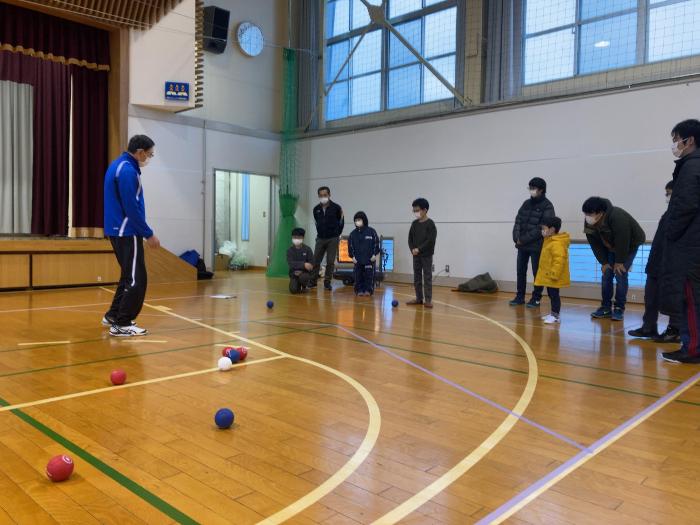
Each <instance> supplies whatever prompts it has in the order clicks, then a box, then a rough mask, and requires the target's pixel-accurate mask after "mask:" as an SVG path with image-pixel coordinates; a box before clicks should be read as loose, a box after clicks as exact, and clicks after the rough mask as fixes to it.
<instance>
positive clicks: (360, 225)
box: [355, 221, 364, 228]
mask: <svg viewBox="0 0 700 525" xmlns="http://www.w3.org/2000/svg"><path fill="white" fill-rule="evenodd" d="M363 224H364V222H362V221H355V226H357V227H358V228H362V225H363Z"/></svg>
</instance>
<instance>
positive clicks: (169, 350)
mask: <svg viewBox="0 0 700 525" xmlns="http://www.w3.org/2000/svg"><path fill="white" fill-rule="evenodd" d="M271 326H274V325H271ZM275 328H277V327H275ZM280 328H281V327H280ZM298 331H299V330H286V331H284V332H277V333H275V334H265V335H256V336H254V337H247V338H248V339H253V340H257V339H264V338H265V337H274V336H277V335H287V334H293V333H295V332H298ZM229 341H232V339H227V340H225V341H213V342H211V343H206V344H203V345H193V346H183V347H179V348H170V349H168V350H155V351H153V352H143V353H140V354H133V355H123V356H118V357H108V358H105V359H94V360H92V361H81V362H79V363H70V364H67V365H56V366H47V367H45V368H32V369H30V370H20V371H17V372H7V373H5V374H0V378H2V377H10V376H20V375H25V374H32V373H35V372H46V371H48V370H59V369H62V368H72V367H74V366H83V365H92V364H97V363H105V362H107V361H121V360H122V359H134V358H137V357H145V356H149V355H158V354H168V353H171V352H182V351H185V350H192V349H193V348H202V347H205V346H211V345H218V344H223V343H227V342H229Z"/></svg>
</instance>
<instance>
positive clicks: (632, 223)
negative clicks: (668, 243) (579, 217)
mask: <svg viewBox="0 0 700 525" xmlns="http://www.w3.org/2000/svg"><path fill="white" fill-rule="evenodd" d="M581 211H583V213H584V215H585V217H586V222H585V223H584V227H583V231H584V233H585V234H586V238H587V239H588V244H590V245H591V250H593V255H595V258H596V259H597V260H598V262H599V263H600V265H601V295H602V302H601V304H600V308H598V309H597V310H596V311H595V312H592V313H591V317H593V318H594V319H612V320H613V321H623V320H624V319H625V305H626V304H627V291H628V290H629V275H628V273H629V271H630V268H632V263H633V262H634V258H635V257H636V256H637V251H638V250H639V247H640V246H641V245H642V244H644V241H646V234H645V233H644V230H643V229H642V227H641V226H640V225H639V223H638V222H637V221H636V220H635V219H634V217H632V216H631V215H630V214H629V213H627V212H626V211H625V210H623V209H622V208H618V207H617V206H613V205H612V202H610V201H609V200H608V199H603V198H602V197H591V198H589V199H586V202H584V203H583V206H582V207H581ZM615 281H617V287H615V285H614V282H615ZM613 295H614V296H615V305H614V307H613Z"/></svg>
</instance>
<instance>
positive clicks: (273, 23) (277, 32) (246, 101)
mask: <svg viewBox="0 0 700 525" xmlns="http://www.w3.org/2000/svg"><path fill="white" fill-rule="evenodd" d="M205 5H215V6H217V7H220V8H222V9H226V10H228V11H230V13H231V17H230V22H229V32H228V43H227V45H226V50H225V51H224V52H223V53H222V54H220V55H217V54H214V53H210V52H205V53H204V99H205V102H204V107H203V108H201V109H198V110H194V111H191V112H188V115H189V116H193V117H201V118H205V119H208V120H216V121H220V122H227V123H230V124H236V125H238V126H243V127H246V128H250V129H260V130H268V131H279V129H280V117H281V109H280V106H281V97H282V95H281V93H280V89H281V84H282V50H281V49H280V48H279V47H273V46H272V45H270V44H275V45H279V44H286V42H287V2H286V0H254V1H253V0H215V1H207V2H205ZM244 21H248V22H253V23H255V24H257V25H258V26H259V27H260V28H261V29H262V31H263V35H264V37H265V42H266V44H268V45H266V47H265V48H264V50H263V52H262V53H261V54H260V55H259V56H257V57H248V56H246V55H244V54H243V53H241V51H240V49H239V48H238V44H237V43H236V39H235V36H236V30H237V29H238V25H239V24H240V23H241V22H244Z"/></svg>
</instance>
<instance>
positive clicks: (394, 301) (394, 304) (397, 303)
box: [391, 299, 399, 308]
mask: <svg viewBox="0 0 700 525" xmlns="http://www.w3.org/2000/svg"><path fill="white" fill-rule="evenodd" d="M398 305H399V302H398V301H397V300H396V299H394V300H393V301H391V306H393V307H394V308H396V307H397V306H398Z"/></svg>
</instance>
